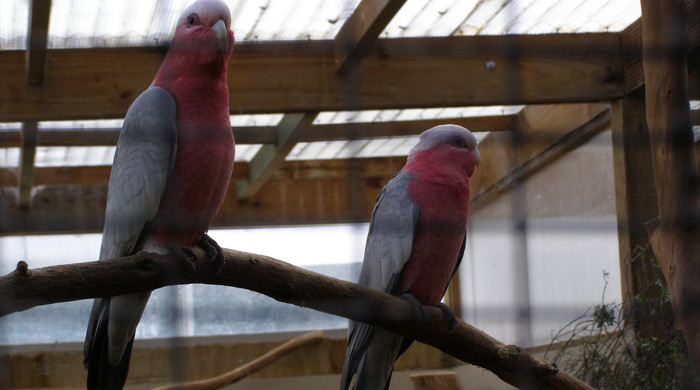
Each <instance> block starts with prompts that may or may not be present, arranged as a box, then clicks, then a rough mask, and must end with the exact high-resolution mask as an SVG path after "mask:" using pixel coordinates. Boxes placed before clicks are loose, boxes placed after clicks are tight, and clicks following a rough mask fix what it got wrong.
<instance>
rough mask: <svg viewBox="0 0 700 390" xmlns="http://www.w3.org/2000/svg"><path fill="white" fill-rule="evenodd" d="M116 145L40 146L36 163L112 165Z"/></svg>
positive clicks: (67, 165)
mask: <svg viewBox="0 0 700 390" xmlns="http://www.w3.org/2000/svg"><path fill="white" fill-rule="evenodd" d="M115 150H116V146H39V147H37V148H36V156H35V157H34V165H36V166H37V167H76V166H85V165H88V166H89V165H111V164H112V160H114V151H115Z"/></svg>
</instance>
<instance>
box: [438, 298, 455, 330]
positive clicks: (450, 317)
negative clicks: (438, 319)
mask: <svg viewBox="0 0 700 390" xmlns="http://www.w3.org/2000/svg"><path fill="white" fill-rule="evenodd" d="M437 307H438V309H440V310H442V312H443V313H445V318H447V324H448V326H449V328H450V333H452V332H454V331H455V329H457V325H458V322H457V316H455V312H454V311H452V309H450V307H449V306H447V305H445V304H444V303H442V302H440V303H438V306H437Z"/></svg>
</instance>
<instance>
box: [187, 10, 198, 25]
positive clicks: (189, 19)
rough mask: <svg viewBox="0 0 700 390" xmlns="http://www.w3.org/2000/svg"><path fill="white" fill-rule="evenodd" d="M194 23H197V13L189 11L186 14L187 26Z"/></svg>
mask: <svg viewBox="0 0 700 390" xmlns="http://www.w3.org/2000/svg"><path fill="white" fill-rule="evenodd" d="M195 24H199V15H197V14H196V13H191V14H189V16H187V27H188V28H189V27H192V26H194V25H195Z"/></svg>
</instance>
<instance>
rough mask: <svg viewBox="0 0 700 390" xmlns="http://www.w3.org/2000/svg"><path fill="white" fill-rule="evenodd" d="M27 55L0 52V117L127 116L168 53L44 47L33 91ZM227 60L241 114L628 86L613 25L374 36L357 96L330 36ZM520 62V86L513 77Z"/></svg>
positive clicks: (251, 50)
mask: <svg viewBox="0 0 700 390" xmlns="http://www.w3.org/2000/svg"><path fill="white" fill-rule="evenodd" d="M514 49H517V53H518V55H517V56H513V55H512V51H513V50H514ZM23 53H24V52H22V51H6V50H3V51H0V74H2V75H3V77H2V78H0V121H24V120H51V119H73V120H75V119H89V118H120V117H123V116H124V114H125V112H126V109H127V108H128V106H129V104H131V102H132V101H133V100H134V99H135V98H136V96H137V95H138V94H139V93H140V92H141V91H143V90H144V89H145V88H146V87H147V86H148V85H149V83H150V82H151V80H152V79H153V75H154V74H155V72H156V70H157V68H158V66H159V64H160V62H161V61H162V48H158V47H149V48H93V49H65V50H49V51H48V54H47V55H48V58H49V59H50V61H51V67H50V68H49V69H47V72H48V73H47V79H46V80H45V81H44V84H43V87H42V88H41V90H39V91H37V90H35V89H31V88H29V86H27V85H25V84H24V83H20V82H18V79H19V80H23V79H24V77H23V72H24V68H23V66H18V64H22V63H23V61H21V60H20V58H21V57H22V56H23ZM489 61H491V62H493V63H494V64H495V67H493V68H492V69H489V68H487V67H486V66H485V64H486V63H487V62H489ZM229 69H231V71H230V72H229V92H230V109H231V112H235V113H280V112H281V113H290V112H315V111H343V110H358V109H363V110H369V109H390V108H391V109H396V108H425V107H459V106H478V105H493V104H535V103H566V102H570V103H575V102H590V101H601V100H603V101H604V100H609V99H614V98H617V97H620V96H622V95H623V94H624V84H623V80H622V61H621V57H620V50H619V34H616V33H600V34H544V35H520V36H469V37H440V38H397V39H378V40H377V41H376V42H375V44H374V46H373V48H372V50H371V52H370V53H368V55H366V56H365V57H364V58H363V60H362V62H361V63H360V64H358V66H357V67H356V69H355V70H354V72H353V80H354V82H353V85H352V90H353V96H352V98H350V99H349V97H348V93H349V91H348V85H347V82H346V80H344V78H343V77H341V76H339V75H338V74H337V73H336V72H335V51H334V44H333V41H303V42H299V41H292V42H262V43H241V44H239V45H237V46H236V50H235V51H234V53H233V55H232V57H231V62H230V64H229ZM513 69H518V72H519V74H518V78H519V85H518V88H515V89H514V88H513V86H512V85H509V83H508V82H506V81H507V80H509V77H510V75H511V74H512V70H513ZM19 76H21V77H19ZM418 86H420V87H418Z"/></svg>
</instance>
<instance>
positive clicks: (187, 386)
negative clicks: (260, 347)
mask: <svg viewBox="0 0 700 390" xmlns="http://www.w3.org/2000/svg"><path fill="white" fill-rule="evenodd" d="M322 339H323V332H321V331H320V330H315V331H313V332H308V333H304V334H303V335H301V336H298V337H295V338H293V339H291V340H289V341H287V342H286V343H284V344H282V345H280V346H279V347H277V348H275V349H273V350H272V351H270V352H268V353H266V354H264V355H262V356H260V357H259V358H257V359H255V360H253V361H252V362H248V363H246V364H244V365H242V366H240V367H238V368H236V369H235V370H232V371H229V372H227V373H225V374H222V375H219V376H216V377H214V378H209V379H202V380H199V381H192V382H186V383H178V384H174V385H168V386H160V387H156V388H155V389H153V390H216V389H220V388H222V387H224V386H227V385H230V384H232V383H236V382H238V381H240V380H241V379H243V378H245V377H248V376H250V375H253V374H254V373H256V372H258V371H260V370H262V369H263V368H265V367H267V366H269V365H270V364H272V363H274V362H276V361H278V360H280V359H281V358H282V357H284V356H287V355H289V354H290V353H292V352H294V351H296V350H297V349H299V348H301V347H304V346H307V345H311V344H315V343H318V342H319V341H321V340H322Z"/></svg>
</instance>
